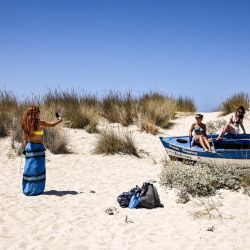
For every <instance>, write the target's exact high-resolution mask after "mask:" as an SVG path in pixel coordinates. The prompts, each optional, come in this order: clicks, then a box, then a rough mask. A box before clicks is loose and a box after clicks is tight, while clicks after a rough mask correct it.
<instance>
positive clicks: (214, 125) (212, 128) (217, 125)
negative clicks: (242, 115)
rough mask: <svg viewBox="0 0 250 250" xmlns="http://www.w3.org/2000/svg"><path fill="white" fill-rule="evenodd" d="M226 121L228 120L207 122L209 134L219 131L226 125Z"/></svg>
mask: <svg viewBox="0 0 250 250" xmlns="http://www.w3.org/2000/svg"><path fill="white" fill-rule="evenodd" d="M226 123H227V121H226V120H225V119H220V120H216V121H210V122H207V123H206V126H207V133H208V134H215V133H217V132H218V131H219V130H220V129H221V127H222V126H224V125H226Z"/></svg>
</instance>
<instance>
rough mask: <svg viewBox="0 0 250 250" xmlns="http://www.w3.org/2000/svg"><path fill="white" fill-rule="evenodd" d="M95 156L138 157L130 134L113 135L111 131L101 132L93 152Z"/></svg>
mask: <svg viewBox="0 0 250 250" xmlns="http://www.w3.org/2000/svg"><path fill="white" fill-rule="evenodd" d="M94 152H95V153H96V154H105V155H109V154H119V153H121V154H129V155H134V156H136V157H139V154H138V151H137V148H136V146H135V143H134V140H133V136H132V134H131V133H124V132H120V133H119V134H117V133H115V132H114V131H113V130H105V131H102V132H101V133H100V135H99V139H98V141H97V144H96V148H95V150H94Z"/></svg>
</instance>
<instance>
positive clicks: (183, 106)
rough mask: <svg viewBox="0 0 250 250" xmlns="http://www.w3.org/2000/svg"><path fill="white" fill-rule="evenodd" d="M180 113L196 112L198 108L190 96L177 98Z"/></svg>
mask: <svg viewBox="0 0 250 250" xmlns="http://www.w3.org/2000/svg"><path fill="white" fill-rule="evenodd" d="M176 106H177V110H178V112H195V111H196V106H195V102H194V99H192V98H190V97H188V96H179V97H177V98H176Z"/></svg>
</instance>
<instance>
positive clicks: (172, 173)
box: [160, 161, 250, 196]
mask: <svg viewBox="0 0 250 250" xmlns="http://www.w3.org/2000/svg"><path fill="white" fill-rule="evenodd" d="M160 179H161V183H162V184H163V185H165V186H168V187H171V188H177V189H179V190H185V191H186V192H187V193H189V194H190V195H192V196H209V195H214V194H215V193H216V190H219V189H221V188H224V189H230V190H239V189H240V188H241V187H244V188H245V189H246V186H247V183H248V184H250V182H246V180H249V179H250V167H249V166H248V165H247V164H240V163H239V164H229V163H228V164H224V165H217V164H215V163H213V164H212V163H211V164H208V163H196V164H195V165H187V164H184V163H181V162H177V161H168V162H165V164H164V166H163V168H162V172H161V174H160Z"/></svg>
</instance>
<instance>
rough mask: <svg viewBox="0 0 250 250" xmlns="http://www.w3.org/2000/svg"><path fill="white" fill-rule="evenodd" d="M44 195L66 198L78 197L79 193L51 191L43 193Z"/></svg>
mask: <svg viewBox="0 0 250 250" xmlns="http://www.w3.org/2000/svg"><path fill="white" fill-rule="evenodd" d="M42 194H43V195H55V196H60V197H61V196H64V195H76V194H78V192H76V191H57V190H49V191H45V192H43V193H42Z"/></svg>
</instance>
